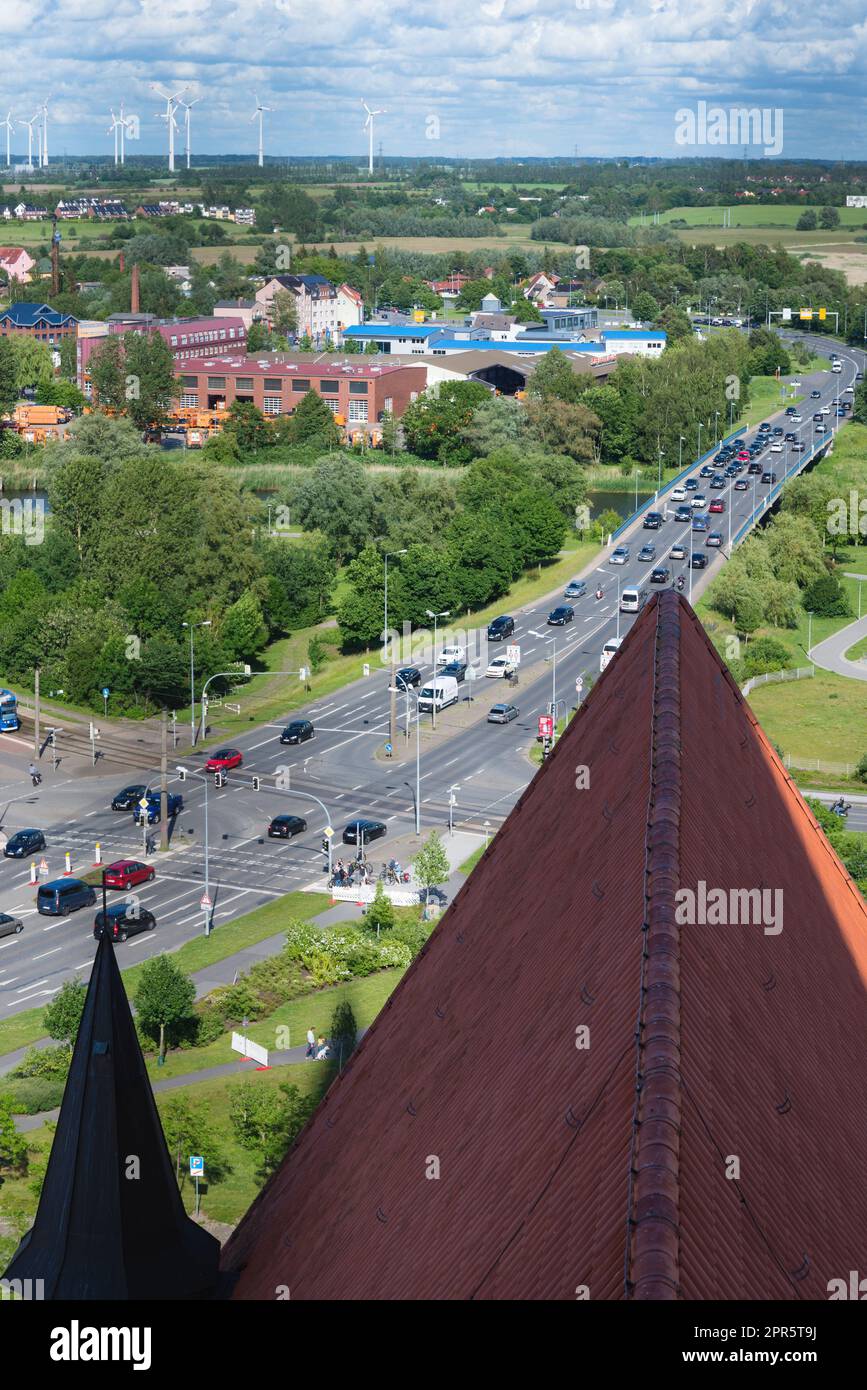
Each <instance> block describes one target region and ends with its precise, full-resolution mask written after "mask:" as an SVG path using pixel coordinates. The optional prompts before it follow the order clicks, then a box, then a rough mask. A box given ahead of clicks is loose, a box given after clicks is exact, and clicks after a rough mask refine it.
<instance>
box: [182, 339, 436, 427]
mask: <svg viewBox="0 0 867 1390" xmlns="http://www.w3.org/2000/svg"><path fill="white" fill-rule="evenodd" d="M178 371H179V375H180V380H181V383H182V391H181V395H180V405H181V406H182V407H186V408H188V409H198V410H213V409H214V408H216V407H217V406H218V405H219V403H220V402H225V404H226V406H227V407H228V406H230V405H231V404H232V402H233V401H252V403H253V405H255V406H257V407H258V409H259V410H261V411H262V413H263V414H264V415H291V414H292V413H293V411H294V410H295V409H296V407H297V406H298V405H299V404H300V402H301V401H302V400H303V398H304V396H305V395H306V394H307V392H308V391H315V392H316V394H317V395H319V396H321V397H322V399H323V400H324V401H325V402H326V404H327V405H328V407H329V409H330V410H331V411H332V413H333V414H334V417H335V419H336V420H337V423H338V424H340V425H345V426H346V427H347V430H348V431H349V432H350V433H353V432H355V431H358V432H363V433H367V434H370V435H373V436H375V435H376V433H377V429H376V427H377V426H378V425H380V424H381V422H382V416H383V413H384V412H385V411H388V412H390V413H391V414H392V415H394V416H396V417H399V416H401V415H402V414H403V412H404V411H405V410H406V407H407V406H408V405H409V403H410V401H413V400H415V398H416V396H418V395H419V394H420V393H421V392H422V391H423V390H424V389H425V386H426V384H427V368H426V367H423V366H418V367H416V366H403V365H401V364H398V363H383V364H382V365H381V366H380V365H374V364H372V363H369V362H365V361H364V360H363V359H361V358H359V359H358V361H357V362H353V363H351V364H350V363H348V362H334V361H324V360H322V359H321V358H320V357H319V356H318V355H317V354H300V355H296V356H293V357H289V356H287V355H285V354H279V355H275V356H273V357H269V356H268V355H267V354H265V355H263V356H262V357H258V358H257V357H246V356H243V357H242V356H240V355H239V356H237V357H229V356H223V357H219V358H215V359H213V360H209V359H205V358H190V359H189V360H187V361H185V362H183V363H179V364H178Z"/></svg>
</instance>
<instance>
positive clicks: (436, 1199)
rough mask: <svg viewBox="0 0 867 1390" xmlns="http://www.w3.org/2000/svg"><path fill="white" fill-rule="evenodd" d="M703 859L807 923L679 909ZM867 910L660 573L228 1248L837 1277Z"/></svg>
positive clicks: (434, 1276) (715, 1286) (295, 1284)
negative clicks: (661, 591) (721, 919)
mask: <svg viewBox="0 0 867 1390" xmlns="http://www.w3.org/2000/svg"><path fill="white" fill-rule="evenodd" d="M581 765H583V766H586V767H587V768H588V769H589V787H586V788H584V789H581V790H579V789H578V787H577V786H576V779H577V778H576V769H577V767H578V766H581ZM577 780H580V779H577ZM699 880H704V881H705V882H706V883H707V886H708V889H710V888H711V887H717V886H720V887H724V888H726V889H728V888H752V887H759V886H760V885H763V886H764V887H768V888H772V887H775V886H777V887H783V888H784V890H785V892H784V905H785V911H784V926H783V930H782V932H780V933H779V934H776V935H770V934H766V933H765V931H764V930H763V927H762V926H761V925H751V924H748V925H731V926H712V925H679V924H678V922H677V921H676V919H675V911H674V902H675V894H676V893H677V891H678V889H679V888H681V887H684V886H687V887H693V888H694V887H695V886H696V884H697V883H698V881H699ZM645 924H646V929H645ZM865 928H867V912H865V909H864V905H863V901H862V899H861V898H860V896H859V895H858V893H857V890H855V888H854V885H852V884H851V882H850V881H849V880H848V879H847V877H846V875H845V872H844V871H843V869H842V867H841V866H840V865H839V863H838V861H837V860H836V858H835V857H834V855H833V853H832V851H831V850H830V848H829V847H828V845H827V842H826V841H825V840H824V838H823V837H822V835H821V833H820V832H819V830H818V828H817V826H816V825H815V822H814V821H813V818H812V816H811V815H810V812H809V810H808V808H807V807H806V806H805V805H804V804H803V802H802V801H801V799H800V797H799V796H798V794H797V793H796V792H795V791H794V789H793V787H792V786H791V784H790V782H789V780H788V777H787V775H786V773H785V770H784V769H783V768H782V766H781V765H780V763H779V761H778V760H777V758H776V756H775V754H774V753H773V750H772V749H771V748H770V746H769V745H768V743H767V741H766V739H765V738H764V736H763V735H762V734H761V732H760V730H759V729H758V727H757V725H756V724H755V721H754V719H753V718H752V715H751V714H750V711H749V708H748V707H747V705H746V704H745V702H744V701H743V700H742V698H741V696H740V693H739V691H738V690H737V688H736V687H735V685H734V684H733V683H732V682H731V680H730V679H729V677H728V676H727V674H726V673H725V672H724V671H723V669H722V667H721V664H720V662H719V660H718V658H717V656H716V654H715V653H714V651H713V649H712V648H711V646H710V644H709V643H708V641H707V639H706V638H705V635H704V633H703V630H702V629H701V626H700V625H699V623H698V621H697V619H696V618H695V617H694V615H693V614H692V613H691V610H690V609H689V608H688V606H687V605H686V603H685V601H684V600H683V599H681V598H679V597H678V596H677V595H675V594H673V593H671V594H666V595H663V596H661V597H660V598H656V599H654V600H653V601H652V602H651V604H649V605H648V608H647V609H646V610H645V612H644V614H643V615H642V616H641V618H640V619H639V620H638V621H637V622H636V623H635V625H634V627H633V629H632V631H631V632H630V634H629V636H628V638H627V640H626V642H625V643H624V645H623V647H622V648H621V651H620V653H619V654H618V656H617V657H616V658H615V660H614V661H613V662H612V663H611V665H610V666H609V668H608V670H607V671H606V673H605V674H604V676H603V677H601V678H600V680H599V681H598V683H597V685H596V686H595V688H594V689H593V691H592V692H591V695H590V697H589V699H588V700H587V701H586V702H585V704H584V706H583V708H582V709H581V710H580V712H579V713H578V715H577V716H576V718H575V719H574V720H573V722H572V724H571V725H570V727H569V729H568V730H567V732H566V734H565V735H564V737H563V738H562V740H561V741H560V743H559V744H558V746H557V748H556V749H555V751H554V754H553V756H552V757H551V758H550V759H549V760H548V761H547V763H546V764H545V765H544V766H543V768H541V769H540V771H539V773H538V774H537V776H536V777H535V778H534V780H533V782H532V783H531V785H530V786H529V787H528V789H527V791H526V792H525V793H524V796H523V797H522V799H521V801H520V802H519V803H518V805H517V806H516V808H515V809H514V811H513V812H512V814H511V815H510V816H509V818H508V820H507V822H506V824H505V825H504V826H503V828H502V830H501V831H500V833H499V834H498V835H497V837H496V838H495V840H494V841H493V842H492V844H491V846H490V848H489V849H488V851H487V853H486V854H485V856H484V857H483V859H482V861H481V862H480V864H479V865H478V866H477V868H476V869H475V870H474V872H473V874H472V876H471V877H470V878H469V879H468V881H467V883H466V885H465V887H464V888H463V889H462V890H461V892H460V893H459V894H458V896H457V898H456V899H455V901H454V902H453V904H452V906H451V907H450V909H449V910H448V912H447V913H446V914H445V916H444V918H443V919H442V921H441V923H440V924H439V926H438V927H437V929H436V931H435V932H434V934H433V936H432V937H431V939H430V942H429V943H428V945H427V947H426V948H425V950H424V952H423V953H422V954H421V955H420V956H419V958H418V959H417V961H416V962H415V964H414V965H413V966H412V968H411V969H410V970H409V971H408V972H407V975H406V976H405V977H404V979H403V981H402V982H401V984H400V986H399V987H398V989H397V990H396V991H395V993H394V995H393V996H392V997H391V999H390V1001H389V1003H388V1004H387V1005H386V1007H385V1008H384V1010H383V1011H382V1013H381V1014H380V1016H379V1018H378V1019H377V1020H376V1022H375V1024H374V1025H373V1027H372V1028H371V1029H370V1030H369V1031H368V1033H367V1035H366V1036H365V1039H364V1041H363V1043H362V1044H361V1046H360V1048H359V1049H358V1052H357V1053H356V1054H355V1056H354V1057H353V1059H352V1060H351V1062H350V1064H349V1066H348V1067H347V1068H346V1069H345V1070H344V1073H343V1076H342V1077H341V1078H340V1079H339V1080H338V1081H337V1082H335V1083H334V1085H333V1086H332V1087H331V1089H330V1090H329V1092H328V1094H327V1096H326V1097H325V1099H324V1100H323V1102H322V1104H321V1105H320V1107H319V1109H318V1110H317V1112H316V1114H315V1115H314V1117H313V1118H312V1120H311V1122H310V1123H309V1125H308V1126H307V1128H306V1129H305V1131H304V1132H303V1134H302V1135H301V1136H300V1138H299V1140H298V1142H297V1143H296V1145H295V1147H294V1149H293V1150H292V1152H291V1153H290V1154H289V1155H288V1156H287V1159H286V1160H285V1162H284V1164H283V1165H282V1167H281V1169H280V1170H279V1171H278V1173H277V1174H276V1175H275V1176H274V1178H273V1179H272V1181H271V1183H270V1184H269V1185H268V1187H267V1188H266V1189H265V1190H264V1192H263V1193H262V1194H261V1195H260V1197H259V1198H258V1199H257V1201H256V1202H255V1203H254V1205H253V1207H252V1208H251V1209H250V1211H249V1213H248V1214H247V1216H246V1217H245V1219H244V1220H243V1221H242V1223H241V1225H240V1226H239V1228H238V1230H237V1231H236V1232H235V1234H234V1236H233V1238H232V1239H231V1241H230V1242H229V1244H228V1246H227V1247H226V1248H225V1250H224V1252H223V1267H224V1270H226V1271H227V1272H228V1273H229V1274H230V1275H231V1276H233V1277H234V1278H235V1287H234V1294H233V1296H234V1297H235V1298H267V1299H273V1297H274V1296H275V1289H276V1288H277V1286H278V1285H288V1286H289V1288H290V1290H291V1297H292V1299H299V1298H301V1299H304V1298H313V1299H327V1298H373V1299H398V1298H437V1299H440V1298H460V1299H466V1298H494V1299H533V1298H536V1299H574V1298H575V1297H576V1296H578V1293H577V1292H576V1291H580V1290H582V1289H584V1288H586V1289H587V1290H588V1291H589V1296H590V1298H592V1299H619V1298H625V1297H628V1298H631V1297H635V1298H653V1299H663V1298H672V1297H677V1298H693V1299H697V1298H701V1299H710V1298H722V1299H741V1298H752V1299H765V1298H821V1297H825V1296H826V1292H825V1286H826V1284H827V1281H828V1280H829V1279H830V1278H832V1277H846V1275H847V1272H848V1270H849V1269H854V1268H860V1267H861V1266H862V1265H865V1263H867V1262H865V1258H864V1249H863V1247H864V1235H863V1233H864V1231H865V1229H867V1187H865V1184H864V1182H863V1178H862V1168H863V1154H864V1152H865V1144H867V1120H865V1106H864V1103H863V1092H864V1078H865V1076H867V1040H865V1037H867V1035H865V1030H864V1026H863V1023H864V1015H865V1007H864V1006H865V977H867V931H865ZM645 950H646V951H647V955H646V958H645V954H644V953H645ZM584 1027H586V1028H587V1029H589V1046H587V1045H586V1042H587V1039H586V1037H585V1036H584V1035H583V1034H581V1033H579V1032H578V1030H579V1029H582V1028H584ZM732 1157H736V1158H737V1159H738V1160H739V1162H740V1176H739V1178H738V1177H736V1176H735V1177H732V1176H726V1173H727V1167H728V1171H730V1172H731V1171H733V1164H732V1161H731V1160H732ZM434 1160H436V1161H437V1163H438V1170H439V1176H438V1177H430V1176H426V1174H427V1173H430V1172H432V1171H435V1169H436V1164H435V1162H434Z"/></svg>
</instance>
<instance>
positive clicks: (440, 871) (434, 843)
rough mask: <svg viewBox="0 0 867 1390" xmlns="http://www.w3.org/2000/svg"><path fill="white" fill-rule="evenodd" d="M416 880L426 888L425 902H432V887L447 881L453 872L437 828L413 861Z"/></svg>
mask: <svg viewBox="0 0 867 1390" xmlns="http://www.w3.org/2000/svg"><path fill="white" fill-rule="evenodd" d="M412 868H413V874H414V876H415V879H416V882H417V883H418V884H419V885H420V886H421V887H422V888H424V890H425V904H426V905H427V904H428V903H429V902H430V890H431V888H438V887H439V885H440V884H441V883H445V882H446V881H447V880H448V877H449V875H450V873H451V869H450V867H449V857H448V855H447V854H446V851H445V846H444V845H443V842H442V840H441V839H440V836H439V834H438V832H437V831H436V830H432V831H431V833H430V835H428V837H427V839H426V840H425V842H424V844H423V845H422V847H421V849H420V850H419V852H418V854H417V855H416V857H415V859H414V860H413V861H412Z"/></svg>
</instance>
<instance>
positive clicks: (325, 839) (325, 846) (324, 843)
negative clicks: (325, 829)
mask: <svg viewBox="0 0 867 1390" xmlns="http://www.w3.org/2000/svg"><path fill="white" fill-rule="evenodd" d="M322 853H323V854H327V853H328V836H327V835H323V836H322Z"/></svg>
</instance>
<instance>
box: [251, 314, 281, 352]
mask: <svg viewBox="0 0 867 1390" xmlns="http://www.w3.org/2000/svg"><path fill="white" fill-rule="evenodd" d="M273 346H274V339H273V335H272V333H271V331H270V329H269V328H268V325H267V323H263V322H262V320H261V319H254V320H253V322H252V323H251V324H250V330H249V332H248V334H247V351H248V352H270V350H271V348H273Z"/></svg>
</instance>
